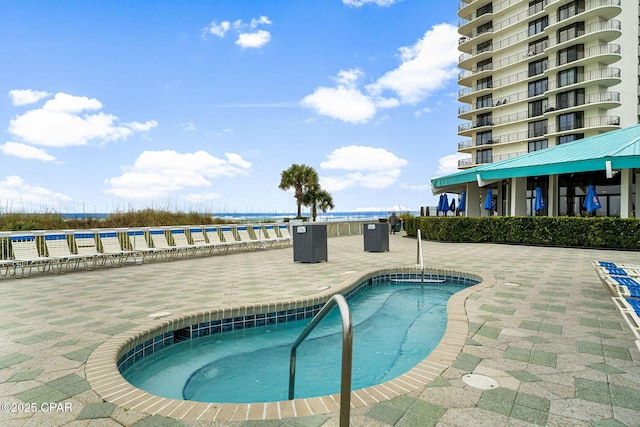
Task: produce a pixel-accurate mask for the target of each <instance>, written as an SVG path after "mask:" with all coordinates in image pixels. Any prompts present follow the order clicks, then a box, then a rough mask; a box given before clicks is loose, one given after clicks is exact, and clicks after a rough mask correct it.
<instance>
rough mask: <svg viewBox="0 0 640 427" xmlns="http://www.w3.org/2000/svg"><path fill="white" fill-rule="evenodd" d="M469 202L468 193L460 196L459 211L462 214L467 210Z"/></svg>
mask: <svg viewBox="0 0 640 427" xmlns="http://www.w3.org/2000/svg"><path fill="white" fill-rule="evenodd" d="M466 202H467V192H466V191H463V192H462V194H461V195H460V199H459V200H458V210H459V211H460V212H464V210H465V209H466V206H465V204H466Z"/></svg>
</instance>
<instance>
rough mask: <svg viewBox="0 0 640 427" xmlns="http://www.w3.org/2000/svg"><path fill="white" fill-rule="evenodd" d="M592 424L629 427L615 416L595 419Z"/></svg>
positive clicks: (605, 426)
mask: <svg viewBox="0 0 640 427" xmlns="http://www.w3.org/2000/svg"><path fill="white" fill-rule="evenodd" d="M591 425H592V426H593V427H629V426H628V425H627V424H625V423H623V422H620V421H618V420H616V419H613V418H610V419H608V420H597V421H593V422H592V423H591Z"/></svg>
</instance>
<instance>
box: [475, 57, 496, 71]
mask: <svg viewBox="0 0 640 427" xmlns="http://www.w3.org/2000/svg"><path fill="white" fill-rule="evenodd" d="M476 68H477V69H478V72H480V71H484V70H491V69H493V58H487V59H483V60H482V61H478V63H477V64H476Z"/></svg>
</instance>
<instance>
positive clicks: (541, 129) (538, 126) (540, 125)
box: [529, 119, 547, 138]
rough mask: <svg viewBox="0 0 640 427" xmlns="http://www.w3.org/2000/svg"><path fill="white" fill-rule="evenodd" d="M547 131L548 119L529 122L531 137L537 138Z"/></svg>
mask: <svg viewBox="0 0 640 427" xmlns="http://www.w3.org/2000/svg"><path fill="white" fill-rule="evenodd" d="M546 133H547V119H544V120H538V121H536V122H531V123H529V138H536V137H538V136H542V135H544V134H546Z"/></svg>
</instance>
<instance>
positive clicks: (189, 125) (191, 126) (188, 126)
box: [181, 122, 196, 132]
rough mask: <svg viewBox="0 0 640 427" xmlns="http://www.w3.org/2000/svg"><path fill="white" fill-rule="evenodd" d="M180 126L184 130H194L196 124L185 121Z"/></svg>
mask: <svg viewBox="0 0 640 427" xmlns="http://www.w3.org/2000/svg"><path fill="white" fill-rule="evenodd" d="M181 126H182V129H183V130H184V131H185V132H194V131H195V130H196V125H195V124H194V123H193V122H186V123H183V124H182V125H181Z"/></svg>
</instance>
